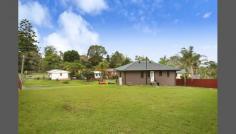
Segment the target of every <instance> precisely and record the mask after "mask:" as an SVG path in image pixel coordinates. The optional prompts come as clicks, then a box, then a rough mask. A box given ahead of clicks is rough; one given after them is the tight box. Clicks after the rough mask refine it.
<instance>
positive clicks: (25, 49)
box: [18, 19, 41, 71]
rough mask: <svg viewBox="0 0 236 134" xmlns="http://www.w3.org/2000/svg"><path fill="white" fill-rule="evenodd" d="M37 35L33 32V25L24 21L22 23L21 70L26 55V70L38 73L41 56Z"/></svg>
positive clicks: (19, 61) (19, 28)
mask: <svg viewBox="0 0 236 134" xmlns="http://www.w3.org/2000/svg"><path fill="white" fill-rule="evenodd" d="M37 43H38V42H37V40H36V34H35V32H34V30H33V26H32V24H31V23H30V22H29V21H28V20H27V19H23V20H21V21H20V24H19V27H18V45H19V46H18V51H19V55H18V59H19V60H18V67H19V70H20V66H21V64H22V63H21V61H22V57H23V55H24V57H25V61H24V70H27V71H38V70H39V64H40V58H41V55H40V53H39V49H38V46H37Z"/></svg>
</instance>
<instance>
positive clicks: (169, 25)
mask: <svg viewBox="0 0 236 134" xmlns="http://www.w3.org/2000/svg"><path fill="white" fill-rule="evenodd" d="M23 18H27V19H29V20H30V21H31V22H32V24H33V26H34V30H35V31H36V33H37V36H38V40H39V42H40V43H39V47H40V48H41V49H42V48H44V47H45V46H47V45H53V46H55V47H56V48H57V50H60V51H66V50H71V49H75V50H77V51H79V53H80V54H85V53H86V51H87V49H88V47H89V46H90V45H91V44H100V45H103V46H104V47H105V48H106V49H107V51H108V53H109V54H112V53H113V52H114V51H116V50H118V51H120V52H122V53H123V54H125V55H126V56H129V57H130V58H132V59H134V57H135V55H140V56H148V57H149V58H151V59H152V60H154V61H158V60H159V58H160V57H163V56H165V55H166V56H172V55H174V54H177V53H178V52H179V51H180V49H181V48H183V47H188V46H190V45H192V46H194V48H195V50H196V52H198V53H200V54H203V55H205V56H207V57H208V59H209V60H214V61H217V0H38V1H35V0H19V20H20V19H23Z"/></svg>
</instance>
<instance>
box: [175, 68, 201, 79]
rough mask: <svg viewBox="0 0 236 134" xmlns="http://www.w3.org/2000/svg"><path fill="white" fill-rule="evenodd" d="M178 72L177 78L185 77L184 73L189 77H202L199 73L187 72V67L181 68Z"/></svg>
mask: <svg viewBox="0 0 236 134" xmlns="http://www.w3.org/2000/svg"><path fill="white" fill-rule="evenodd" d="M176 73H177V76H176V79H182V78H183V77H184V75H186V76H187V78H192V79H200V75H199V74H194V75H191V74H190V73H187V71H186V70H185V69H181V70H179V71H177V72H176Z"/></svg>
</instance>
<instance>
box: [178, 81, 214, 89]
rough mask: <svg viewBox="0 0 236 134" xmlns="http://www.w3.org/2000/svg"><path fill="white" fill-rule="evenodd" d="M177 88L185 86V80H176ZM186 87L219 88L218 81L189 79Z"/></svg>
mask: <svg viewBox="0 0 236 134" xmlns="http://www.w3.org/2000/svg"><path fill="white" fill-rule="evenodd" d="M176 85H177V86H184V79H176ZM186 86H192V87H207V88H217V80H216V79H187V80H186Z"/></svg>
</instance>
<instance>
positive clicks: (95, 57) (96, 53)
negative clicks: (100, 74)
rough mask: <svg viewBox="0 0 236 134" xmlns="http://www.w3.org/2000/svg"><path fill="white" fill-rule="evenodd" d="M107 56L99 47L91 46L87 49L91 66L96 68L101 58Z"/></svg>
mask: <svg viewBox="0 0 236 134" xmlns="http://www.w3.org/2000/svg"><path fill="white" fill-rule="evenodd" d="M106 54H107V51H106V49H105V48H104V47H103V46H100V45H92V46H90V47H89V49H88V53H87V56H88V58H89V61H90V62H91V64H92V65H93V66H96V65H98V64H99V62H101V61H102V60H103V56H105V55H106Z"/></svg>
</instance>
